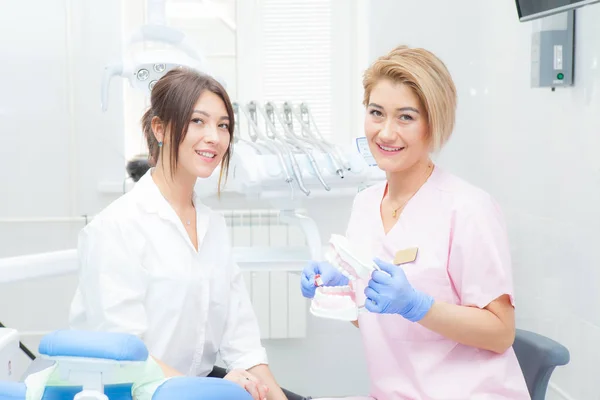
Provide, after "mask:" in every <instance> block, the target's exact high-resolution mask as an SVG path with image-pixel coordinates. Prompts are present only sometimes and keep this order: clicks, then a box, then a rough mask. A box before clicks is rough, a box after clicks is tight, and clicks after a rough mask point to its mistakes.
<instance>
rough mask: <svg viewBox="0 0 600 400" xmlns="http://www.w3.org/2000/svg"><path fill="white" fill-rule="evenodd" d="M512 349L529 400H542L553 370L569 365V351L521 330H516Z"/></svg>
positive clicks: (532, 333)
mask: <svg viewBox="0 0 600 400" xmlns="http://www.w3.org/2000/svg"><path fill="white" fill-rule="evenodd" d="M513 349H514V351H515V354H516V355H517V359H518V360H519V365H520V366H521V370H522V371H523V375H524V376H525V382H526V383H527V389H529V394H530V395H531V400H544V399H545V398H546V391H547V389H548V382H549V381H550V376H551V375H552V372H553V371H554V368H556V367H557V366H561V365H567V364H568V363H569V360H570V354H569V350H568V349H567V348H566V347H565V346H563V345H562V344H560V343H558V342H556V341H554V340H552V339H550V338H547V337H545V336H542V335H540V334H537V333H534V332H529V331H526V330H522V329H517V332H516V336H515V342H514V344H513Z"/></svg>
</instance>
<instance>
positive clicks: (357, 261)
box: [310, 235, 379, 321]
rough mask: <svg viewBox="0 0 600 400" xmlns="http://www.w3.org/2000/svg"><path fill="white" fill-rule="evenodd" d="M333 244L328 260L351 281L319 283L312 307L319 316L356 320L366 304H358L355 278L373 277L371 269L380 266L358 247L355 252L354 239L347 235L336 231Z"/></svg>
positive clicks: (313, 311) (326, 255)
mask: <svg viewBox="0 0 600 400" xmlns="http://www.w3.org/2000/svg"><path fill="white" fill-rule="evenodd" d="M329 244H330V246H329V250H328V251H327V253H326V254H325V260H326V261H327V262H328V263H330V264H331V265H332V266H334V267H335V268H336V269H337V270H338V271H340V273H342V275H344V276H345V277H347V278H348V279H349V280H350V284H349V285H347V286H329V287H328V286H320V287H318V288H317V290H316V291H315V297H314V298H313V300H312V302H311V306H310V311H311V313H312V314H313V315H315V316H318V317H324V318H331V319H337V320H343V321H356V320H357V319H358V314H359V313H360V312H362V311H364V307H362V306H361V307H359V306H358V305H357V304H356V297H355V294H354V289H353V287H352V282H353V281H355V280H356V279H359V278H362V279H370V277H371V273H372V272H373V271H374V270H376V269H379V268H377V265H376V264H375V263H374V262H373V261H370V260H369V259H368V258H367V257H365V255H364V254H362V253H360V252H359V251H357V250H356V249H355V250H353V251H352V252H351V251H350V250H349V249H350V247H351V246H350V243H349V242H348V240H347V239H346V238H345V237H344V236H340V235H332V236H331V239H330V240H329Z"/></svg>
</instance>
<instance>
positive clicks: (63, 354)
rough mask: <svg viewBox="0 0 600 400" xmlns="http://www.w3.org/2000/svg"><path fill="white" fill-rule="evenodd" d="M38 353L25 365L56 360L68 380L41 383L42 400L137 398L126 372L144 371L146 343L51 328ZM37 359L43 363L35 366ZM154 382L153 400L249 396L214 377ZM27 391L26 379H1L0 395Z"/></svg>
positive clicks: (6, 397)
mask: <svg viewBox="0 0 600 400" xmlns="http://www.w3.org/2000/svg"><path fill="white" fill-rule="evenodd" d="M39 353H40V357H38V358H37V359H36V360H34V362H33V363H32V366H34V368H30V370H31V371H35V370H36V369H38V370H44V369H45V368H47V367H48V366H53V365H56V369H55V371H59V373H60V378H61V380H64V381H66V382H68V384H66V385H65V384H61V385H54V386H52V385H48V386H45V387H44V390H43V396H42V400H136V399H134V398H133V397H132V388H133V385H134V382H131V381H129V382H128V381H127V377H131V376H139V375H140V372H142V373H143V372H144V371H148V369H146V368H147V363H146V361H147V360H148V357H149V354H148V350H147V349H146V346H145V345H144V343H143V342H142V341H141V340H140V339H139V338H137V337H135V336H133V335H128V334H120V333H106V332H87V331H70V330H64V331H56V332H53V333H51V334H49V335H47V336H45V337H44V338H43V339H42V341H41V343H40V346H39ZM36 363H41V364H42V366H41V367H39V366H38V367H37V368H36V367H35V365H34V364H36ZM38 372H39V371H38ZM33 373H35V372H33ZM147 379H148V380H152V379H155V377H148V378H147ZM141 380H142V381H143V380H144V377H143V376H142V377H141ZM138 383H139V379H138ZM157 385H158V386H157V387H156V389H155V390H154V392H153V394H151V399H152V400H174V399H177V400H217V399H219V400H251V399H252V396H251V395H250V394H249V393H248V392H246V390H244V389H243V388H242V387H241V386H239V385H236V384H235V383H233V382H229V381H227V380H223V379H217V378H200V377H198V378H196V377H174V378H169V379H164V380H163V379H159V380H158V383H157ZM26 395H27V386H26V384H25V382H7V381H5V382H0V400H26Z"/></svg>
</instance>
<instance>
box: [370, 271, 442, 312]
mask: <svg viewBox="0 0 600 400" xmlns="http://www.w3.org/2000/svg"><path fill="white" fill-rule="evenodd" d="M374 261H375V263H376V264H377V265H378V266H379V268H381V271H373V273H372V274H371V280H370V281H369V285H368V286H367V287H366V288H365V296H367V299H366V300H365V308H366V309H367V310H369V311H371V312H373V313H379V314H400V315H402V316H403V317H404V318H406V319H407V320H409V321H412V322H417V321H420V320H421V319H422V318H423V317H424V316H425V314H427V312H428V311H429V309H430V308H431V306H432V305H433V301H434V300H433V297H431V296H429V295H428V294H425V293H423V292H421V291H419V290H416V289H415V288H413V287H412V286H411V285H410V282H408V279H406V275H405V274H404V270H403V269H402V268H401V267H398V266H397V265H394V264H390V263H387V262H385V261H381V260H379V259H375V260H374ZM382 271H383V272H382Z"/></svg>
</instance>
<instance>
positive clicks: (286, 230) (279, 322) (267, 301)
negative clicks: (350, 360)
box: [223, 210, 309, 339]
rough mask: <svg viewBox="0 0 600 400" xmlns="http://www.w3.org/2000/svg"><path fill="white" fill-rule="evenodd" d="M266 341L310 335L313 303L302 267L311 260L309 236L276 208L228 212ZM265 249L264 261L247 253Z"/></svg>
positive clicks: (227, 215)
mask: <svg viewBox="0 0 600 400" xmlns="http://www.w3.org/2000/svg"><path fill="white" fill-rule="evenodd" d="M223 214H224V215H225V218H226V220H227V223H228V226H229V229H230V237H231V241H232V244H233V246H234V248H235V254H236V259H237V262H238V264H239V265H240V268H242V270H243V271H244V278H245V281H246V287H247V289H248V293H249V294H250V298H251V300H252V304H253V306H254V310H255V312H256V316H257V319H258V323H259V326H260V330H261V337H262V338H263V339H285V338H303V337H305V336H306V317H307V310H308V302H307V300H306V299H305V298H304V297H302V294H301V292H300V271H301V270H302V268H303V267H304V264H305V263H306V262H307V260H308V257H309V256H308V254H307V252H306V239H305V238H304V235H303V233H302V231H301V230H300V229H299V228H298V227H296V226H290V225H287V224H285V223H283V222H281V221H280V220H279V217H278V213H277V212H275V211H271V210H264V211H258V210H233V211H223ZM251 251H253V253H254V254H256V253H257V252H264V265H263V264H262V263H261V262H260V261H259V260H257V258H256V257H252V262H246V261H247V260H248V259H249V257H248V259H247V258H246V257H245V255H246V252H248V253H250V252H251Z"/></svg>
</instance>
